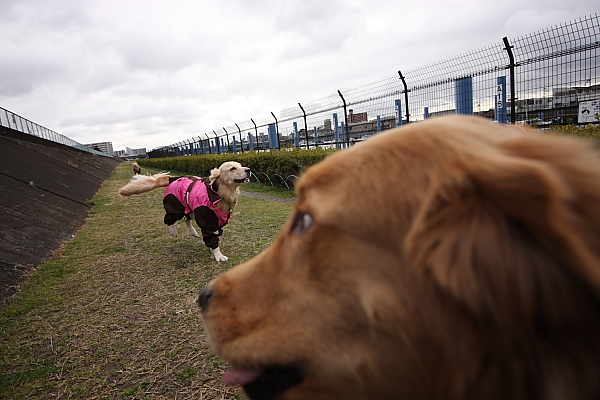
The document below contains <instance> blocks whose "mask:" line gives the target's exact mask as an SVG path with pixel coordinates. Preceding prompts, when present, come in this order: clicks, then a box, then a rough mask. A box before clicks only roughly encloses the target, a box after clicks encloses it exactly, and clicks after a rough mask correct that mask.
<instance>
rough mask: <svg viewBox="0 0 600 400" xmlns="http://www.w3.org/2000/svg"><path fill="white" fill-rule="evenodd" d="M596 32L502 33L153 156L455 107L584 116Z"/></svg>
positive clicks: (572, 26) (529, 120) (227, 148)
mask: <svg viewBox="0 0 600 400" xmlns="http://www.w3.org/2000/svg"><path fill="white" fill-rule="evenodd" d="M599 30H600V24H599V20H598V16H597V15H592V16H588V17H585V18H581V19H578V20H574V21H571V22H567V23H564V24H561V25H558V26H555V27H551V28H548V29H545V30H542V31H538V32H535V33H532V34H529V35H526V36H523V37H520V38H516V39H508V38H503V39H502V40H501V41H499V42H498V43H495V44H492V45H490V46H489V47H486V48H483V49H480V50H476V51H473V52H470V53H467V54H463V55H460V56H457V57H454V58H450V59H447V60H443V61H440V62H437V63H434V64H430V65H426V66H424V67H421V68H417V69H414V70H410V71H398V73H397V74H396V75H393V76H389V77H387V78H383V79H381V80H378V81H376V82H373V83H371V84H368V85H364V86H362V87H358V88H355V89H350V90H345V91H344V92H343V93H341V92H339V91H338V92H337V93H334V94H332V95H330V96H328V97H325V98H323V99H320V100H317V101H313V102H310V103H306V104H300V103H298V106H292V107H289V108H286V109H284V110H283V111H281V112H280V114H279V115H278V116H276V115H274V114H272V113H271V115H270V116H264V117H262V118H257V119H251V120H250V121H246V122H243V123H240V124H237V123H236V124H235V125H234V126H231V127H223V128H221V129H216V130H214V131H213V132H210V133H204V134H201V135H199V136H197V137H194V138H191V139H189V140H185V141H183V142H179V143H175V144H172V145H169V146H164V147H161V148H158V149H155V150H153V151H151V152H150V153H149V156H150V157H165V156H181V155H190V154H208V153H225V152H243V151H248V150H254V151H263V150H268V149H272V148H278V149H283V148H285V147H299V148H311V147H316V146H321V147H337V148H344V147H347V146H350V145H352V143H355V142H357V141H360V140H362V139H364V138H367V137H369V136H371V135H373V134H376V133H377V132H380V131H382V130H386V129H390V128H394V127H396V126H399V125H402V124H406V123H409V122H415V121H421V120H423V119H426V118H431V117H436V116H441V115H444V114H455V113H460V114H474V115H480V116H483V117H486V118H489V119H492V120H495V121H498V122H500V123H511V122H512V123H523V124H530V125H538V126H540V125H541V126H543V125H550V124H565V123H577V122H581V121H580V119H581V118H580V115H579V108H580V107H581V105H582V104H587V102H589V103H590V105H591V106H593V107H596V108H597V107H598V103H599V102H600V85H599V83H598V48H599V47H600V42H599V39H598V33H599ZM588 111H589V110H588ZM592 111H593V110H592ZM588 121H589V119H588ZM592 122H593V121H592Z"/></svg>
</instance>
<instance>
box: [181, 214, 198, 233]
mask: <svg viewBox="0 0 600 400" xmlns="http://www.w3.org/2000/svg"><path fill="white" fill-rule="evenodd" d="M184 220H185V226H186V227H187V228H188V231H190V234H191V235H192V236H196V237H200V235H198V232H196V229H194V227H193V226H192V220H189V219H187V218H184Z"/></svg>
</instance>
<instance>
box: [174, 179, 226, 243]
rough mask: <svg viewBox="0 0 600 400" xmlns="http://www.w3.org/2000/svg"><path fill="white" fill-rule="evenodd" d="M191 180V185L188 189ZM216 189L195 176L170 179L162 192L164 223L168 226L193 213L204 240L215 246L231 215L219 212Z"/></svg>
mask: <svg viewBox="0 0 600 400" xmlns="http://www.w3.org/2000/svg"><path fill="white" fill-rule="evenodd" d="M194 182H195V183H194ZM192 183H194V184H193V186H192V187H191V190H189V192H188V188H189V187H190V185H191V184H192ZM217 190H218V187H216V184H213V185H209V184H208V183H207V181H206V180H204V179H202V178H199V177H197V176H194V177H187V176H183V177H181V178H178V179H176V180H174V181H172V182H171V183H170V184H169V186H167V189H166V190H165V193H164V194H163V205H164V206H165V210H166V211H167V215H166V216H165V224H167V225H172V224H174V223H175V222H176V221H177V220H179V219H181V218H183V217H184V216H187V217H188V218H189V215H190V214H191V213H194V219H195V220H196V223H197V224H198V226H199V227H200V229H201V230H202V238H203V240H204V243H205V244H206V245H207V246H208V247H210V248H211V249H214V248H217V247H218V246H219V236H220V235H221V233H222V230H221V228H222V227H223V226H225V225H226V224H227V223H228V222H229V218H230V216H231V210H227V211H223V210H221V209H220V208H218V207H217V204H218V203H219V201H221V196H220V195H219V193H218V191H217ZM170 195H172V196H170ZM173 197H175V199H176V200H177V201H174V200H175V199H173ZM175 203H179V204H175Z"/></svg>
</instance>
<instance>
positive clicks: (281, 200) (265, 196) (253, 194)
mask: <svg viewBox="0 0 600 400" xmlns="http://www.w3.org/2000/svg"><path fill="white" fill-rule="evenodd" d="M240 194H241V195H242V196H244V197H250V198H252V199H261V200H271V201H277V202H279V203H284V204H294V201H295V198H291V199H287V198H283V197H277V196H273V195H270V194H264V193H259V192H246V191H243V190H240Z"/></svg>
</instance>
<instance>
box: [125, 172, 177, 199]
mask: <svg viewBox="0 0 600 400" xmlns="http://www.w3.org/2000/svg"><path fill="white" fill-rule="evenodd" d="M170 177H171V175H169V174H168V173H165V172H161V173H160V174H156V175H152V176H150V175H134V176H133V177H132V178H131V180H130V181H129V183H128V184H127V185H125V186H123V187H122V188H121V189H119V194H120V195H121V196H131V195H132V194H140V193H146V192H150V191H152V190H154V189H157V188H159V187H167V186H169V178H170Z"/></svg>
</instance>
